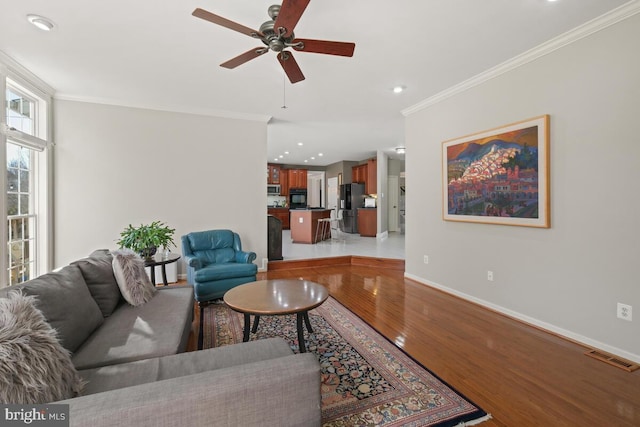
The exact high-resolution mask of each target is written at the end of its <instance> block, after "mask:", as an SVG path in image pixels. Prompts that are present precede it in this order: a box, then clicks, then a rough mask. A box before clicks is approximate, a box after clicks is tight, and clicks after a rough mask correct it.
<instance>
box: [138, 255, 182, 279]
mask: <svg viewBox="0 0 640 427" xmlns="http://www.w3.org/2000/svg"><path fill="white" fill-rule="evenodd" d="M179 259H180V255H178V254H173V253H170V254H169V255H167V256H165V255H164V254H160V253H156V254H155V255H154V256H153V258H151V259H148V260H145V261H144V266H145V267H151V283H153V286H155V285H156V266H158V265H160V266H162V283H164V285H165V286H168V285H169V283H168V282H167V269H166V266H167V264H171V263H173V262H176V261H178V260H179Z"/></svg>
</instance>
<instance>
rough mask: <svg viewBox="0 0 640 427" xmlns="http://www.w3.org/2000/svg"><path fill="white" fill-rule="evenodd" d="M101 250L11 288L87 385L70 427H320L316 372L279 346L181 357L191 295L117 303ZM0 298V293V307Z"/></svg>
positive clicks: (169, 293)
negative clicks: (32, 301) (30, 299)
mask: <svg viewBox="0 0 640 427" xmlns="http://www.w3.org/2000/svg"><path fill="white" fill-rule="evenodd" d="M111 260H112V259H111V255H110V254H109V253H108V251H96V252H94V253H93V254H92V255H91V256H90V257H88V258H85V259H82V260H79V261H76V262H74V263H72V264H70V265H68V266H66V267H64V268H62V269H60V270H59V271H56V272H53V273H49V274H45V275H43V276H40V277H38V278H36V279H33V280H31V281H29V282H25V283H24V284H21V285H17V286H13V287H11V289H21V290H22V292H23V293H24V294H27V295H34V296H36V297H37V303H36V306H37V308H38V309H40V311H42V313H43V315H44V317H45V319H46V320H47V322H48V323H49V324H50V325H51V326H52V327H53V328H55V329H56V330H57V332H58V340H59V341H60V343H61V344H62V345H63V347H64V348H66V349H67V350H69V351H70V352H71V360H72V362H73V365H74V366H75V368H76V369H77V370H78V372H79V374H80V375H81V376H82V377H83V379H84V380H86V381H87V383H86V385H85V387H84V390H83V392H82V395H81V396H79V397H75V398H73V399H68V400H64V401H61V402H56V403H66V404H69V405H70V424H71V425H72V426H86V425H90V426H92V427H99V426H180V425H189V426H200V425H203V426H204V425H207V426H211V425H220V426H227V425H229V426H319V425H320V424H321V411H320V367H319V364H318V361H317V359H316V357H315V356H314V355H313V354H293V352H292V351H291V349H290V347H289V346H288V344H287V343H286V342H285V341H284V340H282V339H275V338H274V339H269V340H259V341H256V342H250V343H243V344H237V345H231V346H226V347H221V348H217V349H209V350H201V351H195V352H186V353H185V352H184V351H185V350H186V346H187V341H188V338H189V334H190V332H191V325H192V321H193V302H194V298H193V289H192V288H191V287H190V286H170V287H161V288H158V289H157V291H156V292H155V295H154V296H153V298H152V299H151V300H150V301H149V302H147V303H145V304H143V305H140V306H137V307H134V306H132V305H129V304H128V303H127V302H125V301H124V300H123V299H122V296H121V294H120V291H119V288H118V285H117V283H116V280H115V277H114V275H113V270H112V267H111ZM7 292H8V290H7V289H3V290H0V298H1V297H4V296H6V294H7Z"/></svg>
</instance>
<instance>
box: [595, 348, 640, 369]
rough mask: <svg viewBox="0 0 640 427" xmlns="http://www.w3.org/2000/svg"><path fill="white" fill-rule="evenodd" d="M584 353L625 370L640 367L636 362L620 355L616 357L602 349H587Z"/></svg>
mask: <svg viewBox="0 0 640 427" xmlns="http://www.w3.org/2000/svg"><path fill="white" fill-rule="evenodd" d="M585 354H586V355H587V356H589V357H593V358H594V359H598V360H600V361H602V362H605V363H608V364H609V365H612V366H615V367H617V368H620V369H623V370H625V371H627V372H633V371H635V370H636V369H639V368H640V365H638V364H637V363H633V362H630V361H628V360H624V359H621V358H620V357H616V356H614V355H612V354H608V353H605V352H603V351H598V350H589V351H587V352H586V353H585Z"/></svg>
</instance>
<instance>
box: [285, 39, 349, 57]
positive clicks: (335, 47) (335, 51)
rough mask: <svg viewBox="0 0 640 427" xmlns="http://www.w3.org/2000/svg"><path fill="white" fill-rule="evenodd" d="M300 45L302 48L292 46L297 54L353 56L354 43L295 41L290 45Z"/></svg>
mask: <svg viewBox="0 0 640 427" xmlns="http://www.w3.org/2000/svg"><path fill="white" fill-rule="evenodd" d="M300 42H301V43H302V44H303V47H296V46H293V48H294V49H295V50H297V51H298V52H309V53H324V54H326V55H338V56H353V51H354V50H355V48H356V44H355V43H348V42H332V41H329V40H312V39H295V40H294V41H293V42H292V43H300Z"/></svg>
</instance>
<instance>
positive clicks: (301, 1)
mask: <svg viewBox="0 0 640 427" xmlns="http://www.w3.org/2000/svg"><path fill="white" fill-rule="evenodd" d="M309 1H310V0H283V1H282V6H280V12H279V13H278V17H277V18H276V22H275V24H274V26H273V28H275V29H276V31H277V30H278V28H284V29H285V30H286V32H285V33H284V34H283V35H285V36H287V35H288V36H290V35H291V34H293V29H294V28H295V26H296V24H297V23H298V21H299V20H300V17H301V16H302V13H303V12H304V10H305V9H306V8H307V5H308V4H309Z"/></svg>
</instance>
